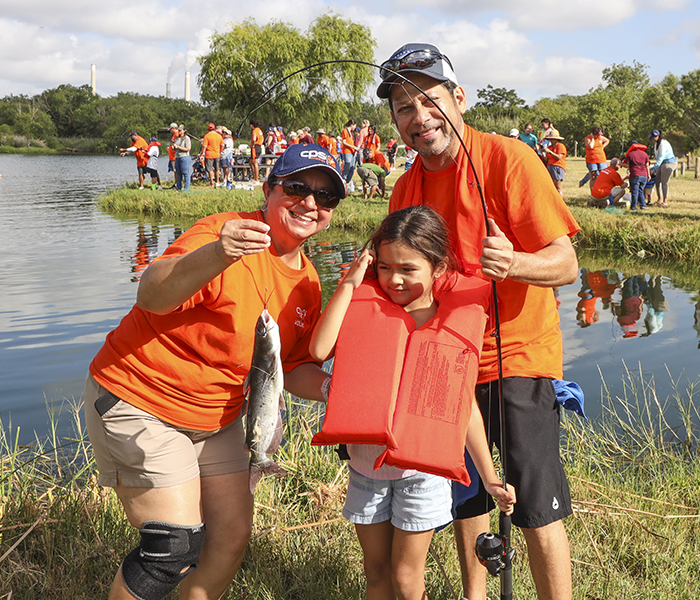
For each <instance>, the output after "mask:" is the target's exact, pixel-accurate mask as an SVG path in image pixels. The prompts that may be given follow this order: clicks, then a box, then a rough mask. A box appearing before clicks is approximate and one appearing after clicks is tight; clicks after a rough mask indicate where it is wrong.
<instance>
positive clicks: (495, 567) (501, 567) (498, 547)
mask: <svg viewBox="0 0 700 600" xmlns="http://www.w3.org/2000/svg"><path fill="white" fill-rule="evenodd" d="M342 63H353V64H359V65H365V66H368V67H372V68H375V69H379V72H380V74H381V73H383V72H386V73H390V74H392V75H395V76H396V78H397V80H399V81H400V82H401V84H402V85H404V84H409V85H411V86H412V87H413V88H414V89H415V90H416V91H418V92H419V93H421V94H423V96H425V97H426V98H429V96H428V94H427V92H425V90H423V89H422V88H420V87H419V86H418V85H416V84H415V83H414V82H413V81H411V80H410V79H408V78H407V77H405V76H404V75H402V74H401V73H400V72H399V71H394V70H393V69H389V68H387V67H382V66H381V65H377V64H375V63H371V62H367V61H362V60H355V59H349V58H347V59H337V60H325V61H322V62H318V63H314V64H312V65H308V66H306V67H302V68H301V69H298V70H296V71H294V72H293V73H290V74H289V75H287V76H286V77H283V78H282V79H280V80H279V81H277V82H276V83H275V84H274V85H272V86H271V87H270V88H268V89H267V90H265V91H264V92H263V94H262V96H261V98H260V100H258V102H257V103H256V104H255V106H253V108H252V109H250V110H249V111H248V113H247V114H246V115H245V117H243V119H242V121H241V124H240V125H239V127H238V129H237V130H236V137H238V136H240V133H241V131H242V129H243V127H244V125H245V123H246V121H247V120H248V118H249V117H250V115H251V114H253V113H254V112H255V111H256V110H258V109H259V108H260V107H261V106H263V105H264V104H266V103H267V102H268V101H269V99H268V96H269V95H270V94H271V93H272V92H273V91H274V90H275V89H277V88H278V87H279V86H280V85H282V84H283V83H284V82H285V81H287V80H288V79H290V78H292V77H294V76H295V75H299V74H300V73H303V72H304V71H309V70H311V69H314V68H316V67H321V66H324V65H331V64H342ZM433 106H434V107H435V108H437V109H438V110H439V111H440V114H441V115H442V117H443V118H444V119H445V121H447V123H448V124H449V126H450V127H451V128H452V131H453V132H454V133H455V134H456V137H457V139H458V140H459V144H460V146H461V147H462V150H464V154H465V156H466V157H467V161H468V162H469V166H470V167H471V170H472V174H473V176H474V183H475V185H476V189H477V190H478V192H479V200H480V202H481V209H482V212H483V214H484V223H485V227H486V236H487V237H489V236H490V235H491V227H490V225H489V219H488V206H487V205H486V198H485V197H484V192H483V190H482V188H481V182H480V181H479V175H478V173H477V171H476V167H475V165H474V161H473V160H472V157H471V154H470V153H469V150H468V149H467V146H466V144H465V143H464V140H463V139H462V136H461V135H459V131H458V129H457V128H456V127H455V125H454V123H452V121H451V120H450V118H449V117H448V116H447V115H446V114H445V111H443V110H442V108H440V107H439V106H438V105H437V104H436V103H433ZM491 295H492V298H493V311H494V331H493V333H492V334H491V335H492V336H493V337H494V339H495V340H496V357H497V364H498V407H499V421H500V449H499V450H500V457H501V480H502V484H503V489H504V490H505V489H507V487H506V475H507V459H506V439H505V431H506V427H505V425H506V417H505V408H504V406H503V353H502V343H501V321H500V317H499V312H498V291H497V284H496V281H494V280H493V279H492V280H491ZM490 402H491V396H490V395H489V403H490ZM490 412H491V411H490V410H489V413H490ZM490 436H491V427H490V426H489V427H488V437H489V440H488V444H489V447H490V445H491V439H490ZM510 532H511V518H510V515H507V514H505V513H504V512H503V511H501V512H500V514H499V518H498V533H497V534H496V533H492V532H487V533H482V534H481V535H479V536H478V538H477V541H476V548H475V552H476V555H477V557H478V558H479V562H480V563H481V564H482V565H484V566H485V567H486V569H487V570H488V572H489V573H490V574H491V575H493V576H494V577H495V576H500V584H501V600H512V598H513V557H514V555H515V549H513V548H512V547H511V535H510Z"/></svg>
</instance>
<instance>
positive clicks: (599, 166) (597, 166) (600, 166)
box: [586, 162, 608, 171]
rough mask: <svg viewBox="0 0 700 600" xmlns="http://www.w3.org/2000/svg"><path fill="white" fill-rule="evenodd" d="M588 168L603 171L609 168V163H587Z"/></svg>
mask: <svg viewBox="0 0 700 600" xmlns="http://www.w3.org/2000/svg"><path fill="white" fill-rule="evenodd" d="M586 168H587V169H588V170H589V171H602V170H603V169H607V168H608V163H606V162H604V163H586Z"/></svg>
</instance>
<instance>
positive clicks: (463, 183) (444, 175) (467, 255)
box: [389, 126, 579, 383]
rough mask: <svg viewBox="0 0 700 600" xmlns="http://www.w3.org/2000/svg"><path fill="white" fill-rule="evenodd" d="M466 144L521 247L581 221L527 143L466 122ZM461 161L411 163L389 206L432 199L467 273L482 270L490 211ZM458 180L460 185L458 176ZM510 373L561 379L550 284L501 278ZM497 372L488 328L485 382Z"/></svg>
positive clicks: (503, 225)
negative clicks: (441, 165)
mask: <svg viewBox="0 0 700 600" xmlns="http://www.w3.org/2000/svg"><path fill="white" fill-rule="evenodd" d="M465 128H466V131H465V139H464V141H465V144H466V146H467V148H468V149H469V153H470V155H471V156H472V159H473V160H474V164H475V168H476V172H477V174H478V176H479V181H480V184H481V187H482V189H483V192H484V195H485V199H486V205H487V207H488V213H489V217H490V218H492V219H493V220H494V221H495V222H496V224H497V225H498V227H499V228H500V229H501V231H503V233H504V234H505V235H506V236H507V237H508V239H509V240H510V241H511V243H512V244H513V247H514V249H515V251H516V252H536V251H538V250H541V249H542V248H544V247H545V246H547V245H548V244H549V243H551V242H552V241H554V240H555V239H557V238H559V237H561V236H563V235H568V236H573V235H574V234H575V233H576V232H577V231H578V230H579V227H578V225H577V223H576V221H575V220H574V218H573V216H572V215H571V213H570V212H569V209H568V208H567V206H566V204H564V201H563V200H562V198H561V196H560V195H559V193H558V192H557V191H556V189H555V188H554V186H553V185H552V180H551V177H550V176H549V173H547V171H546V169H545V168H544V165H543V164H542V161H540V159H539V158H538V156H537V155H536V154H535V153H534V152H532V150H531V149H530V148H529V147H528V146H527V144H520V143H518V144H514V143H512V140H509V139H508V138H504V137H502V136H497V135H491V134H484V133H481V132H478V131H475V130H473V129H471V128H470V127H469V126H465ZM457 161H458V163H459V168H458V164H457V163H453V164H452V165H451V166H449V167H447V168H446V169H443V170H442V171H438V172H430V171H426V170H425V169H423V165H422V159H421V158H420V156H418V157H416V160H415V162H414V163H413V166H412V167H411V169H410V170H409V171H407V172H406V173H405V174H404V175H402V176H401V177H400V178H399V180H398V181H397V182H396V185H395V186H394V191H393V194H392V196H391V200H390V202H389V211H394V210H398V209H400V208H405V207H406V206H410V205H413V204H426V205H428V206H430V207H432V208H433V209H435V210H436V211H437V212H439V213H440V214H441V215H442V216H443V217H444V218H445V220H446V221H447V224H448V227H449V230H450V237H451V239H452V240H453V248H454V251H455V254H456V255H457V260H458V262H459V264H460V268H461V270H462V271H463V272H468V271H470V270H474V269H478V266H479V265H478V262H479V258H480V256H481V245H482V239H483V237H484V236H485V232H486V229H485V224H484V215H483V210H482V207H481V202H480V199H479V195H478V191H477V189H476V186H475V185H469V184H473V183H474V172H473V170H472V168H471V167H468V166H467V161H466V158H465V156H464V152H462V151H461V150H460V154H459V156H458V157H457ZM458 182H459V187H458V185H457V183H458ZM497 292H498V300H499V302H498V307H499V317H500V320H501V338H502V350H503V373H504V375H505V376H519V377H551V378H555V379H561V378H562V375H563V373H562V352H563V349H562V340H561V330H560V329H559V314H558V312H557V310H556V303H555V299H554V293H553V291H552V289H551V288H541V287H536V286H534V285H527V284H524V283H519V282H516V281H512V280H510V279H507V280H506V281H504V282H502V283H499V284H498V285H497ZM497 378H498V363H497V353H496V341H495V339H494V338H493V337H491V336H490V335H489V334H487V335H486V337H485V338H484V349H483V351H482V355H481V363H480V368H479V383H486V382H489V381H494V380H495V379H497Z"/></svg>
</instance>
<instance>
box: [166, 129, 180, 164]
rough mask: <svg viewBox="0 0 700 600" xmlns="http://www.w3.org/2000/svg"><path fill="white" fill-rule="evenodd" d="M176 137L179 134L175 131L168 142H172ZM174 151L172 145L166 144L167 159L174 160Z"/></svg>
mask: <svg viewBox="0 0 700 600" xmlns="http://www.w3.org/2000/svg"><path fill="white" fill-rule="evenodd" d="M178 137H179V135H178V134H177V133H176V134H175V135H174V136H173V137H171V138H170V142H171V143H172V142H174V141H175V140H176V139H177V138H178ZM176 152H177V150H175V148H173V147H172V145H170V144H168V160H175V159H176V158H177V157H176V156H175V153H176Z"/></svg>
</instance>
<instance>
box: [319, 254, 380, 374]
mask: <svg viewBox="0 0 700 600" xmlns="http://www.w3.org/2000/svg"><path fill="white" fill-rule="evenodd" d="M373 259H374V257H373V256H372V254H370V251H369V250H363V251H362V254H360V256H358V257H357V258H355V260H353V261H352V265H351V266H350V270H349V271H348V274H347V275H346V276H345V278H344V279H343V281H341V282H340V284H338V288H337V289H336V290H335V293H334V294H333V297H332V298H331V299H330V301H329V302H328V306H326V310H324V311H323V314H322V315H321V318H320V319H319V321H318V323H317V324H316V329H314V333H313V335H312V336H311V344H310V345H309V352H310V354H311V356H313V357H314V359H316V360H328V359H329V358H330V357H331V356H333V354H334V352H335V344H336V342H337V341H338V334H339V333H340V327H341V326H342V324H343V319H344V318H345V313H346V312H347V311H348V306H350V301H351V300H352V294H353V292H354V291H355V290H356V289H357V287H358V286H359V285H360V284H361V283H362V280H363V279H364V277H365V272H366V271H367V267H368V266H369V265H370V264H371V263H372V260H373Z"/></svg>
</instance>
